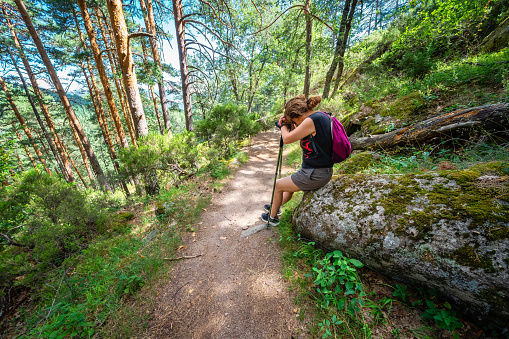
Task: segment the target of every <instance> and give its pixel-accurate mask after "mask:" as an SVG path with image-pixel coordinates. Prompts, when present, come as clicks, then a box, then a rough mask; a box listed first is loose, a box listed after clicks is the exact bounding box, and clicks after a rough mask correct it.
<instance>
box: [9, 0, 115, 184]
mask: <svg viewBox="0 0 509 339" xmlns="http://www.w3.org/2000/svg"><path fill="white" fill-rule="evenodd" d="M14 2H15V3H16V6H17V7H18V10H19V12H20V14H21V17H22V19H23V21H24V22H25V24H26V26H27V28H28V31H29V33H30V36H31V37H32V39H33V40H34V43H35V45H36V47H37V50H38V51H39V54H40V55H41V58H42V61H43V62H44V65H45V66H46V69H47V70H48V73H49V75H50V77H51V80H52V81H53V84H54V85H55V88H56V90H57V93H58V96H59V97H60V101H61V102H62V105H63V106H64V109H65V111H66V113H67V117H68V118H69V122H70V124H71V126H74V128H75V130H76V132H77V134H78V135H79V140H77V142H78V144H79V143H80V142H81V144H82V145H83V147H84V148H85V151H86V153H87V157H88V159H89V160H90V163H91V165H92V168H93V169H94V172H95V174H96V176H97V179H98V181H99V184H100V186H101V187H102V188H103V189H105V190H109V189H110V187H109V184H108V182H107V181H106V178H105V176H104V173H103V170H102V168H101V165H100V164H99V161H98V159H97V157H96V156H95V153H94V151H93V150H92V147H91V146H90V143H89V142H88V139H87V137H86V135H85V132H84V131H83V128H82V127H81V124H80V122H79V121H78V119H77V117H76V114H75V113H74V110H73V108H72V106H71V103H70V102H69V99H68V98H67V95H66V93H65V91H64V88H63V87H62V84H61V83H60V79H59V78H58V76H57V73H56V71H55V69H54V67H53V64H52V62H51V60H50V58H49V56H48V54H47V52H46V50H45V48H44V46H43V44H42V41H41V39H40V37H39V34H38V33H37V31H36V30H35V27H34V25H33V23H32V19H30V17H29V15H28V12H27V9H26V7H25V5H24V4H23V2H22V0H14Z"/></svg>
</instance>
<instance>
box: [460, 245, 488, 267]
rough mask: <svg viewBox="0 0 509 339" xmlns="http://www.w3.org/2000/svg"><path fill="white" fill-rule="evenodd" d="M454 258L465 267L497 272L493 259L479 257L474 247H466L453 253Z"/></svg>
mask: <svg viewBox="0 0 509 339" xmlns="http://www.w3.org/2000/svg"><path fill="white" fill-rule="evenodd" d="M452 257H453V258H454V259H455V260H456V261H457V262H458V263H459V264H460V265H463V266H468V267H472V268H482V269H484V270H485V271H486V272H489V273H493V272H495V267H493V261H492V260H491V258H488V257H485V256H482V255H479V254H478V253H477V252H476V251H475V249H474V248H473V247H472V246H468V245H465V246H463V247H461V248H458V249H457V250H456V251H454V252H453V253H452Z"/></svg>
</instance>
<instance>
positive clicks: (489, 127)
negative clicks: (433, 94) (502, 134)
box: [350, 104, 509, 150]
mask: <svg viewBox="0 0 509 339" xmlns="http://www.w3.org/2000/svg"><path fill="white" fill-rule="evenodd" d="M508 124H509V104H494V105H486V106H479V107H472V108H468V109H464V110H460V111H455V112H451V113H447V114H444V115H441V116H438V117H434V118H431V119H428V120H425V121H422V122H419V123H417V124H415V125H411V126H407V127H404V128H400V129H398V130H396V131H392V132H390V133H385V134H382V135H376V136H370V137H365V138H350V144H351V145H352V150H360V149H366V148H371V149H390V148H394V147H396V146H402V145H407V144H415V143H419V142H423V141H426V140H430V139H432V138H443V137H447V138H450V135H451V133H452V132H457V131H461V130H464V129H471V128H478V129H482V131H484V132H494V131H505V130H506V129H507V126H508Z"/></svg>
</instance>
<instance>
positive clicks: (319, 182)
mask: <svg viewBox="0 0 509 339" xmlns="http://www.w3.org/2000/svg"><path fill="white" fill-rule="evenodd" d="M332 172H333V168H332V167H330V168H300V169H299V170H298V171H297V173H294V174H292V176H291V178H292V181H293V183H294V184H295V185H296V186H297V187H298V188H299V189H300V190H302V191H312V190H316V189H319V188H320V187H322V186H325V185H326V184H327V183H328V182H329V181H330V179H331V178H332Z"/></svg>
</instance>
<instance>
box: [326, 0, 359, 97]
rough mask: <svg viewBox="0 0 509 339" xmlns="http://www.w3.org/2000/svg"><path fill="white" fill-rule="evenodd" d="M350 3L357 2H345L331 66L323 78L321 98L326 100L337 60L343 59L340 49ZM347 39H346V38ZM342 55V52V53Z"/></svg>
mask: <svg viewBox="0 0 509 339" xmlns="http://www.w3.org/2000/svg"><path fill="white" fill-rule="evenodd" d="M351 2H355V3H356V2H357V0H345V7H344V8H343V14H342V15H341V24H340V25H339V32H338V37H337V40H336V49H335V50H334V57H333V58H332V62H331V65H330V67H329V70H328V71H327V75H326V76H325V84H324V85H323V94H322V97H323V98H324V99H325V98H328V97H329V91H330V84H331V81H332V77H333V76H334V73H335V72H336V68H337V66H338V62H339V58H340V57H341V58H342V57H343V56H342V55H341V51H342V50H344V49H343V48H342V44H343V41H345V36H346V35H347V34H346V32H345V30H346V22H347V20H348V16H349V14H350V6H351ZM346 38H347V39H348V37H346ZM345 43H346V41H345ZM343 54H344V51H343Z"/></svg>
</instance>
